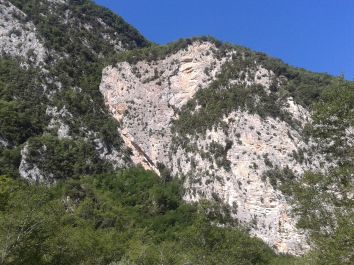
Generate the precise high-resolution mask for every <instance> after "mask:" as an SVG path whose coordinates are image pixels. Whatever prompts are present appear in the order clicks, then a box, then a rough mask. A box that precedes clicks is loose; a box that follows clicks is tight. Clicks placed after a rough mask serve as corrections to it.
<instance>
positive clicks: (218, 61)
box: [100, 40, 330, 254]
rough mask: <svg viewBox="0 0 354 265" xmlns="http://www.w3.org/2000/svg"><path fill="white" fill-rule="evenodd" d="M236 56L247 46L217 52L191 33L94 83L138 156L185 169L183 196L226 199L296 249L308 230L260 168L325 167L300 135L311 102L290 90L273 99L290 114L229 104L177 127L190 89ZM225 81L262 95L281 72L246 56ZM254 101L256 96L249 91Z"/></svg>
mask: <svg viewBox="0 0 354 265" xmlns="http://www.w3.org/2000/svg"><path fill="white" fill-rule="evenodd" d="M243 56H245V55H244V51H242V50H239V49H233V48H228V49H227V51H226V52H224V53H223V56H220V51H218V48H217V47H216V46H215V44H214V43H213V42H209V41H202V40H198V41H195V42H193V43H191V44H190V45H188V46H187V47H185V48H183V49H180V50H178V51H176V52H174V53H170V54H168V55H166V56H165V57H164V58H162V59H161V58H160V59H158V60H155V61H147V60H141V61H138V62H136V63H128V62H127V61H125V62H121V63H118V64H117V65H114V66H109V67H107V68H105V69H104V71H103V77H102V82H101V85H100V91H101V92H102V94H103V95H104V98H105V102H106V105H107V106H108V107H109V109H110V111H111V113H112V115H113V116H114V117H115V118H116V119H117V120H118V121H120V123H121V134H122V135H123V137H124V138H125V142H126V143H127V144H128V145H130V146H131V148H132V149H133V154H134V155H133V156H132V159H133V161H134V162H135V163H136V164H142V165H143V166H144V167H145V168H147V169H152V170H154V171H157V169H156V164H157V163H163V164H165V165H166V166H167V167H168V168H169V169H170V170H171V171H172V173H173V175H174V176H179V177H182V176H183V177H184V179H185V188H186V194H185V199H186V200H187V201H199V200H201V199H209V200H217V201H219V202H221V203H224V204H226V205H229V207H230V208H231V209H232V215H233V216H234V218H235V219H236V220H238V221H239V222H240V223H241V224H242V225H244V226H246V227H248V228H249V229H250V231H251V233H252V234H253V235H255V236H257V237H259V238H261V239H263V240H264V241H265V242H267V243H268V244H269V245H270V246H272V247H274V248H275V249H276V250H277V251H279V252H282V253H291V254H301V253H304V252H305V251H306V250H307V249H308V248H309V245H308V244H307V242H306V232H305V231H302V230H299V229H297V228H296V219H297V218H296V216H292V214H291V207H292V206H291V205H290V204H289V203H288V202H287V198H286V196H285V195H284V194H282V192H281V191H279V190H277V189H276V187H274V185H271V184H270V182H269V180H268V179H267V177H266V174H267V172H268V171H270V170H283V169H287V170H288V172H291V173H289V175H290V174H291V175H292V174H293V175H294V177H300V176H301V175H302V174H303V173H304V171H307V170H314V171H317V170H323V169H325V168H326V167H327V166H330V165H327V166H326V167H323V163H324V162H325V160H324V157H322V156H321V155H320V154H317V153H316V152H314V151H313V147H314V146H315V145H316V144H315V143H314V142H312V140H309V141H308V140H305V139H304V136H303V134H302V130H303V128H304V126H305V125H306V124H307V123H311V114H310V112H309V110H308V109H306V108H304V107H303V106H301V105H300V104H298V103H296V102H295V101H294V99H293V98H292V97H291V96H290V95H289V96H288V97H285V98H283V99H282V101H280V100H279V101H274V102H273V104H279V109H280V111H281V112H282V113H283V114H284V115H285V114H286V115H287V117H290V119H289V120H284V119H282V118H281V117H280V116H279V117H270V116H268V117H263V116H262V117H261V116H260V115H259V114H257V113H251V112H250V111H248V110H247V108H246V109H245V108H241V107H238V106H237V105H235V107H234V111H231V112H229V113H228V114H227V115H224V116H223V117H220V118H221V120H220V121H216V120H215V123H214V125H212V126H211V128H208V129H206V130H204V132H203V133H196V134H193V133H190V134H188V133H187V134H184V135H181V133H179V132H178V130H175V129H174V127H175V122H176V121H178V120H179V118H180V114H181V113H183V112H184V111H187V109H186V108H184V107H185V106H186V104H187V103H188V102H189V101H190V100H191V99H193V98H194V97H195V95H196V93H197V92H198V91H201V90H203V89H206V88H208V87H209V86H210V84H211V83H213V82H214V81H215V80H217V79H218V78H220V77H219V75H220V73H221V72H222V71H225V67H224V65H226V64H228V63H229V62H230V61H233V60H239V58H242V57H243ZM235 58H236V59H235ZM241 60H242V59H241ZM242 73H243V74H242ZM242 75H243V77H242ZM227 82H228V84H229V85H239V86H242V87H244V89H245V90H247V89H248V87H251V86H259V87H261V89H262V90H263V91H264V95H265V96H267V95H270V94H271V91H270V90H272V89H274V87H272V86H273V85H274V84H276V85H277V86H280V85H281V84H282V83H286V78H285V77H281V76H280V77H279V76H278V77H277V76H276V75H275V74H274V72H273V71H272V69H267V68H266V66H264V65H262V64H260V63H257V62H253V63H252V65H250V66H248V68H244V69H240V70H239V72H238V75H235V76H233V78H231V79H230V80H228V81H227ZM224 89H227V88H224ZM195 100H196V101H198V100H197V99H195ZM220 100H222V99H220ZM257 100H258V101H259V100H262V99H260V98H257V95H255V97H254V101H255V102H256V101H257ZM206 101H208V100H206ZM201 108H202V107H201V106H199V105H198V102H196V105H195V108H194V110H192V112H191V113H192V114H191V115H194V116H195V117H196V118H198V113H199V111H200V109H201ZM192 127H193V125H192ZM132 143H134V145H132ZM137 148H138V149H139V150H137ZM142 153H143V154H144V155H141V154H142ZM298 154H301V159H299V158H298ZM149 161H150V162H149ZM289 177H290V176H289Z"/></svg>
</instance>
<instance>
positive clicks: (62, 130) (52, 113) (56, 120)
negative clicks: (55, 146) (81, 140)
mask: <svg viewBox="0 0 354 265" xmlns="http://www.w3.org/2000/svg"><path fill="white" fill-rule="evenodd" d="M46 115H47V116H49V117H51V120H50V122H49V125H48V129H56V130H57V134H58V138H59V139H64V138H71V137H70V127H69V126H68V125H67V124H65V122H64V121H63V120H64V119H66V118H71V117H72V115H71V113H70V112H69V111H68V110H67V109H66V107H64V108H62V109H61V110H58V108H57V107H50V106H48V107H47V109H46Z"/></svg>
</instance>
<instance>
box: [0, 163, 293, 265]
mask: <svg viewBox="0 0 354 265" xmlns="http://www.w3.org/2000/svg"><path fill="white" fill-rule="evenodd" d="M0 183H1V184H2V185H1V189H0V196H1V197H0V198H1V199H2V200H4V198H6V202H7V204H6V205H7V206H6V207H3V208H2V209H1V215H0V263H1V264H16V265H18V264H26V265H27V264H36V265H41V264H200V265H202V264H203V265H205V264H250V265H251V264H273V261H278V260H279V259H281V260H282V262H283V261H284V263H276V264H288V263H285V261H286V260H291V259H290V258H286V257H283V258H280V257H277V256H276V255H275V254H274V253H273V252H272V251H271V250H270V249H269V247H267V246H266V245H265V244H264V243H262V242H261V241H260V240H257V239H254V238H251V237H249V236H248V235H247V233H246V232H245V231H242V230H240V229H239V228H235V227H231V226H230V225H227V223H225V222H227V221H226V219H225V217H226V215H227V214H226V215H225V213H224V214H221V213H220V212H219V210H217V207H216V206H212V205H210V204H209V203H202V204H201V205H199V206H197V205H191V204H186V203H185V202H183V201H182V199H181V197H182V190H181V184H180V183H179V182H178V181H177V180H174V181H169V182H166V181H163V180H161V179H160V178H159V177H157V176H156V175H154V174H153V173H152V172H147V171H144V170H143V169H140V168H136V169H130V170H128V171H122V172H118V173H115V174H110V175H99V176H95V177H86V178H81V179H76V180H73V179H72V180H68V181H65V182H60V183H59V184H58V185H56V186H54V187H51V188H49V187H42V186H30V185H27V184H25V183H22V182H19V181H13V180H9V179H6V178H0ZM9 191H11V192H9ZM4 194H6V196H5V197H4ZM215 224H223V225H225V226H226V227H225V228H221V227H217V226H215Z"/></svg>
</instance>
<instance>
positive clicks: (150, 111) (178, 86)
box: [100, 42, 226, 171]
mask: <svg viewBox="0 0 354 265" xmlns="http://www.w3.org/2000/svg"><path fill="white" fill-rule="evenodd" d="M212 49H215V46H214V45H213V44H211V43H209V42H202V43H200V42H197V43H194V44H193V45H190V46H189V47H188V48H187V49H185V50H181V51H179V52H177V53H176V54H173V55H171V56H168V57H167V58H165V59H163V60H159V61H157V62H152V63H149V62H146V61H143V62H139V63H138V64H137V65H134V66H133V65H130V64H128V63H120V64H119V65H118V66H117V67H107V68H105V69H104V71H103V77H102V83H101V86H100V91H101V92H102V94H103V95H104V98H105V100H106V104H107V105H108V107H109V109H110V111H111V113H112V114H113V116H114V117H115V118H116V119H117V120H119V121H121V122H122V132H124V133H121V134H122V137H123V139H124V141H125V142H126V144H127V145H128V146H130V147H131V148H132V150H133V154H134V155H133V157H132V159H133V161H134V162H135V163H136V164H142V165H143V166H144V167H145V168H146V169H152V170H154V171H156V168H155V163H156V162H157V161H160V162H162V163H165V164H168V160H169V159H168V152H169V145H170V143H171V140H172V139H171V138H172V135H171V131H170V123H171V121H172V119H174V118H176V115H175V110H177V109H179V108H181V107H182V106H183V105H184V104H186V103H187V102H188V100H189V99H191V98H192V97H193V95H194V94H195V93H196V92H197V90H198V89H202V88H204V87H206V86H207V85H208V84H209V83H210V82H211V81H212V80H213V79H214V77H215V75H216V73H218V71H219V70H220V68H221V65H222V64H223V63H224V62H225V61H226V59H223V60H221V61H220V60H218V59H216V58H215V54H213V52H211V51H212ZM206 69H208V71H209V72H210V73H209V74H207V73H206V71H205V70H206ZM149 160H150V161H149ZM151 161H152V162H153V163H151Z"/></svg>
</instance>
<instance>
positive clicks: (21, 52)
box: [0, 0, 47, 65]
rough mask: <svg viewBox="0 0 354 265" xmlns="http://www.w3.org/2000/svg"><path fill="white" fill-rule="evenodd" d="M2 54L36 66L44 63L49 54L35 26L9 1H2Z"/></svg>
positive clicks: (0, 47)
mask: <svg viewBox="0 0 354 265" xmlns="http://www.w3.org/2000/svg"><path fill="white" fill-rule="evenodd" d="M0 53H2V54H4V55H7V56H12V57H20V58H21V59H25V61H24V62H23V63H32V64H35V65H38V64H40V63H43V61H44V59H45V57H46V53H47V51H46V49H45V48H44V45H43V42H42V41H40V39H39V36H38V32H37V29H36V27H35V26H34V24H33V23H32V22H31V21H28V17H27V15H26V14H25V13H23V12H22V11H21V10H19V9H18V8H17V7H15V6H14V5H13V4H12V3H10V2H9V1H7V0H1V1H0Z"/></svg>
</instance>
